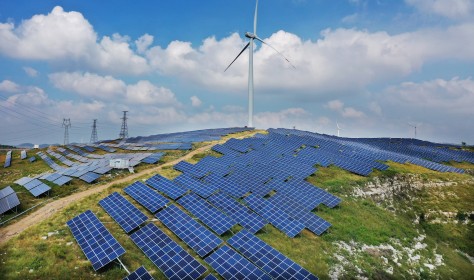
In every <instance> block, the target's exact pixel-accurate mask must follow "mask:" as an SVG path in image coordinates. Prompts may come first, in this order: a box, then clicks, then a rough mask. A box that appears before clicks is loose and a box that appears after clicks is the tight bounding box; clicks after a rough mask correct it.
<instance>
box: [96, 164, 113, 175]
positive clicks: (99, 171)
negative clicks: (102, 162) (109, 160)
mask: <svg viewBox="0 0 474 280" xmlns="http://www.w3.org/2000/svg"><path fill="white" fill-rule="evenodd" d="M110 170H112V167H109V166H102V167H99V168H97V169H95V170H93V171H94V173H97V174H102V175H103V174H105V173H107V172H109V171H110Z"/></svg>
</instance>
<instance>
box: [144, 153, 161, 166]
mask: <svg viewBox="0 0 474 280" xmlns="http://www.w3.org/2000/svg"><path fill="white" fill-rule="evenodd" d="M164 155H165V154H164V153H155V154H152V155H150V156H148V157H146V158H144V159H142V160H141V162H144V163H149V164H155V163H157V162H158V161H159V160H160V159H161V158H162V157H163V156H164Z"/></svg>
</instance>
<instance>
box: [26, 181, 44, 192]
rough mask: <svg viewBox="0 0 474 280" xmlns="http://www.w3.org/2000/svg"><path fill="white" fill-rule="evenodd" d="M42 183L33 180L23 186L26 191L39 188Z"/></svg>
mask: <svg viewBox="0 0 474 280" xmlns="http://www.w3.org/2000/svg"><path fill="white" fill-rule="evenodd" d="M41 184H42V182H41V181H40V180H38V179H33V180H31V181H29V182H28V183H26V184H24V185H23V186H24V187H25V188H26V189H27V190H31V189H32V188H34V187H36V186H39V185H41Z"/></svg>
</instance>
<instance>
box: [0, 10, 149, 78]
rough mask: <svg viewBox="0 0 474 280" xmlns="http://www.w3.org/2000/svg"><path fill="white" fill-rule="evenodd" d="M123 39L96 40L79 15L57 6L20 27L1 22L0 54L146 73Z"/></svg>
mask: <svg viewBox="0 0 474 280" xmlns="http://www.w3.org/2000/svg"><path fill="white" fill-rule="evenodd" d="M128 41H129V39H128V38H127V37H123V36H117V35H115V36H113V37H112V38H110V37H108V36H104V37H103V38H102V39H100V40H99V38H98V36H97V34H96V32H95V31H94V28H93V27H92V25H91V24H90V23H89V22H88V21H87V20H86V19H85V18H84V17H83V15H82V14H81V13H79V12H74V11H72V12H65V11H64V10H63V8H62V7H59V6H56V7H54V8H53V10H52V11H51V13H49V14H47V15H35V16H33V17H32V18H30V19H27V20H24V21H22V22H21V24H20V25H19V26H17V27H16V26H15V25H14V24H13V23H0V53H2V54H4V55H7V56H10V57H14V58H21V59H33V60H44V61H49V62H56V63H59V62H63V61H69V62H75V63H77V64H85V66H87V67H89V68H91V69H95V70H107V71H111V72H123V73H131V74H140V73H144V72H146V71H148V70H149V68H148V65H147V61H146V59H145V58H143V57H141V56H139V55H137V54H135V53H134V52H133V51H132V50H131V48H130V44H129V42H128Z"/></svg>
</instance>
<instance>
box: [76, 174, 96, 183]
mask: <svg viewBox="0 0 474 280" xmlns="http://www.w3.org/2000/svg"><path fill="white" fill-rule="evenodd" d="M99 178H100V175H99V174H97V173H94V172H87V173H85V174H84V175H81V176H80V177H79V179H81V180H82V181H84V182H86V183H89V184H90V183H92V182H94V181H95V180H97V179H99Z"/></svg>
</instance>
